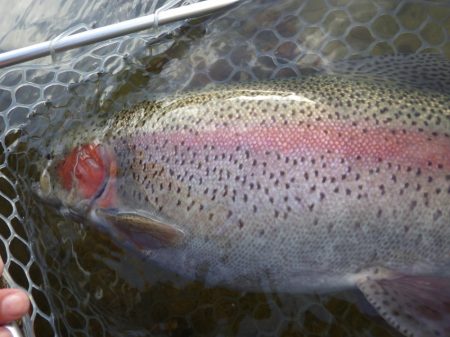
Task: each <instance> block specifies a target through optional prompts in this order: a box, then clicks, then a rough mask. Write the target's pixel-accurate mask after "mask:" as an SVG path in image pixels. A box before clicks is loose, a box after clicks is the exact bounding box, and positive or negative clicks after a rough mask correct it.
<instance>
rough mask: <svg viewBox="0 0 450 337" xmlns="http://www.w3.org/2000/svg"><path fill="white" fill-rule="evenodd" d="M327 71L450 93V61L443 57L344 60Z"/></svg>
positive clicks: (426, 55) (383, 57)
mask: <svg viewBox="0 0 450 337" xmlns="http://www.w3.org/2000/svg"><path fill="white" fill-rule="evenodd" d="M327 72H328V73H331V74H340V75H345V76H349V77H350V78H363V79H364V78H367V79H370V80H372V81H389V82H391V83H396V84H399V85H401V86H410V87H414V88H418V89H423V90H432V91H437V92H440V93H444V94H448V93H449V92H450V60H449V59H447V58H445V57H444V56H442V55H440V54H414V55H387V56H378V57H366V58H360V59H351V60H343V61H339V62H336V63H331V64H329V65H328V66H327Z"/></svg>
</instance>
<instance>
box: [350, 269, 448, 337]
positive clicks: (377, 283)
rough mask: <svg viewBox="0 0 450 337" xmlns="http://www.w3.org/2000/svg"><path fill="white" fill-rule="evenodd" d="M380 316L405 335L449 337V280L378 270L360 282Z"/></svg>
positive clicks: (362, 278)
mask: <svg viewBox="0 0 450 337" xmlns="http://www.w3.org/2000/svg"><path fill="white" fill-rule="evenodd" d="M357 285H358V287H359V289H360V290H361V291H362V292H363V293H364V295H365V297H366V298H367V300H368V301H369V302H370V303H371V304H372V305H373V306H374V307H375V309H376V310H377V311H378V313H379V314H380V315H381V316H382V317H383V318H384V319H386V321H388V322H389V323H390V324H391V325H392V326H393V327H395V328H396V329H398V330H399V331H400V332H401V333H402V334H404V335H405V336H410V337H446V336H450V279H449V278H444V277H435V276H407V275H401V274H396V273H395V272H390V271H388V270H385V269H380V268H376V269H373V270H371V271H370V272H369V273H365V274H364V276H363V277H361V279H359V280H358V281H357Z"/></svg>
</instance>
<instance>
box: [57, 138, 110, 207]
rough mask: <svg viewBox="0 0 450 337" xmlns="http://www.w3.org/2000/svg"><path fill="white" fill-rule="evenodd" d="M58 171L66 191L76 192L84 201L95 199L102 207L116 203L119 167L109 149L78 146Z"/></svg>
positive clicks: (96, 146) (60, 163)
mask: <svg viewBox="0 0 450 337" xmlns="http://www.w3.org/2000/svg"><path fill="white" fill-rule="evenodd" d="M56 171H57V175H58V177H59V179H60V182H61V185H62V187H63V188H64V189H66V190H67V191H70V190H72V189H75V192H76V193H77V195H79V196H80V197H81V198H82V199H92V198H96V200H95V203H96V205H98V206H100V207H110V206H113V205H114V204H115V203H116V201H117V193H116V190H115V179H116V176H117V165H116V160H115V158H114V155H113V154H112V152H111V151H110V150H108V149H107V148H105V147H103V146H101V145H99V144H85V145H81V146H77V147H75V148H74V149H73V150H72V151H71V152H70V153H69V154H68V155H67V156H66V157H65V158H64V159H63V160H62V161H61V162H59V163H58V165H57V167H56ZM102 190H103V191H102Z"/></svg>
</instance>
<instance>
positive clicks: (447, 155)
mask: <svg viewBox="0 0 450 337" xmlns="http://www.w3.org/2000/svg"><path fill="white" fill-rule="evenodd" d="M155 136H156V139H154V140H155V141H158V139H165V140H168V141H169V143H171V144H174V145H175V144H180V143H181V142H184V144H185V146H190V147H191V148H193V149H198V150H199V151H200V152H201V151H202V150H203V146H204V145H205V144H206V145H210V146H211V145H212V146H214V147H215V148H216V149H217V150H219V151H234V150H235V149H236V148H237V147H238V146H241V147H242V149H248V150H252V151H256V152H260V151H277V152H279V153H281V154H284V155H320V154H327V153H332V154H335V155H337V156H339V157H343V158H345V159H347V160H354V159H356V158H357V157H360V158H361V159H362V160H365V161H378V160H379V159H381V160H383V161H384V160H389V161H392V162H395V163H399V164H405V165H414V166H418V167H429V166H430V163H431V165H432V166H433V167H437V165H442V166H443V167H445V168H450V140H449V139H448V138H445V137H444V136H442V135H438V136H431V135H428V134H426V133H424V132H418V131H407V132H403V131H402V130H393V129H388V128H383V127H377V128H373V127H372V128H366V129H364V127H363V126H359V127H355V126H353V125H350V124H348V123H346V124H344V123H339V124H338V123H315V124H310V125H309V126H306V125H300V126H292V125H273V126H266V127H263V126H255V127H247V128H242V129H237V128H232V127H230V128H218V129H216V130H211V131H202V132H200V133H198V134H197V135H194V134H191V133H187V132H173V133H170V134H161V135H160V136H159V135H158V134H155ZM138 141H147V142H148V141H149V140H148V139H147V140H142V139H141V140H138Z"/></svg>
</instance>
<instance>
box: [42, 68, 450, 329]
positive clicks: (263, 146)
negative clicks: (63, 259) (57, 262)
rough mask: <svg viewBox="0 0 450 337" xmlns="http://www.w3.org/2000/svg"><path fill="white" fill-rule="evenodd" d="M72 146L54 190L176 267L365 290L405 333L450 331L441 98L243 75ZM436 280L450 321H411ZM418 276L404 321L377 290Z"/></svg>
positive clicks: (275, 285) (445, 128) (449, 196)
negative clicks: (250, 80) (252, 80)
mask: <svg viewBox="0 0 450 337" xmlns="http://www.w3.org/2000/svg"><path fill="white" fill-rule="evenodd" d="M100 125H101V126H100ZM69 138H70V137H69ZM68 142H69V143H68V144H67V145H64V146H63V147H64V148H67V147H70V148H71V149H73V150H72V152H71V154H69V155H67V153H66V154H65V156H66V157H65V158H64V159H59V160H55V159H54V160H53V162H52V164H51V165H54V167H53V169H52V168H51V169H50V171H49V173H48V174H50V176H51V180H52V182H53V183H54V186H53V190H59V195H58V198H59V199H60V200H63V204H64V205H65V206H66V207H68V208H71V209H75V210H77V212H78V213H80V212H85V214H86V218H88V219H91V221H92V222H94V223H96V224H101V226H103V227H105V228H107V229H108V230H109V231H110V232H111V233H112V236H114V237H115V238H118V239H119V240H124V241H127V242H130V243H131V244H132V245H134V246H135V247H138V249H140V250H141V251H143V252H144V253H145V254H146V256H148V258H149V259H151V260H153V261H155V262H157V263H159V264H161V265H162V266H163V267H165V268H167V269H170V270H173V271H176V272H178V273H180V274H181V275H184V276H186V277H188V278H192V279H201V280H203V281H204V282H205V283H206V284H208V285H225V286H229V287H234V288H239V289H247V290H255V289H264V290H269V289H270V290H277V291H289V292H294V291H295V292H297V291H311V290H315V291H329V290H330V289H336V288H342V287H347V286H355V285H356V286H358V287H359V288H360V289H361V290H362V291H363V293H364V294H365V295H366V297H367V298H368V300H369V301H370V302H371V303H372V304H373V305H374V306H375V307H376V308H377V309H378V310H379V311H380V313H381V314H382V315H383V316H384V317H385V318H386V319H387V320H388V321H389V322H390V323H391V324H393V325H394V326H396V327H397V328H399V329H400V330H402V332H403V333H405V334H406V335H411V336H427V334H428V332H430V331H434V332H436V331H437V332H438V333H439V334H435V335H436V336H446V333H447V332H448V331H450V330H446V329H448V328H449V326H448V320H447V319H446V318H448V316H447V315H448V308H447V309H445V308H446V307H445V304H443V301H444V299H445V301H447V300H448V299H449V296H447V295H449V294H450V292H448V289H449V287H448V285H449V283H448V282H444V281H443V280H447V278H448V277H449V276H450V275H449V274H450V271H449V270H448V266H449V263H450V205H449V202H450V98H449V95H447V94H445V93H440V92H437V91H424V90H417V89H414V88H403V87H401V86H399V85H397V84H392V85H390V84H389V83H380V82H372V81H368V80H365V79H358V80H356V79H351V78H348V77H345V76H335V75H327V76H311V77H310V78H307V79H305V80H302V81H299V80H291V81H289V80H286V81H280V82H267V83H262V84H248V85H240V86H234V87H226V88H224V89H219V90H210V91H207V92H203V93H192V94H187V95H182V96H177V97H173V98H166V99H164V100H159V101H153V102H144V103H141V104H139V105H137V106H135V107H133V108H131V109H129V110H126V111H123V112H122V113H121V114H118V115H117V116H115V117H114V118H113V119H111V120H109V121H107V122H104V123H103V124H99V125H96V126H95V133H94V134H91V133H89V134H87V133H80V131H79V130H78V131H77V136H76V140H75V141H74V140H73V138H70V140H69V141H68ZM86 144H91V145H90V146H91V147H90V148H89V149H88V148H86V146H87V145H86ZM92 144H94V145H92ZM81 153H83V155H80V154H81ZM56 157H58V156H56ZM63 157H64V155H63ZM71 158H72V159H73V158H76V159H77V160H75V161H74V160H72V159H71ZM51 165H50V166H51ZM64 165H65V166H64ZM83 165H84V166H83ZM64 167H66V168H64ZM86 167H87V168H88V169H86ZM104 167H107V168H106V169H105V168H104ZM111 167H113V169H111ZM91 170H94V171H95V170H100V171H101V172H106V173H105V174H104V175H98V174H92V173H90V171H91ZM71 180H72V182H73V183H72V184H71V183H67V181H69V182H70V181H71ZM83 186H98V187H97V188H94V190H96V191H95V193H94V192H90V190H89V189H87V188H85V187H83ZM91 189H92V188H91ZM61 191H63V192H61ZM86 191H87V192H86ZM83 200H84V201H85V202H84V204H83V202H82V201H83ZM86 200H88V201H87V202H86ZM80 204H83V205H84V206H83V208H80V206H79V205H80ZM86 205H87V206H86ZM99 210H101V211H100V212H99ZM105 212H106V213H107V215H106V216H105ZM102 214H103V215H102ZM142 219H144V220H142ZM145 219H148V222H146V220H145ZM133 224H139V225H133ZM145 228H150V229H149V230H148V231H147V230H146V229H145ZM165 228H166V229H168V230H167V231H165ZM169 229H170V230H169ZM158 242H159V244H156V243H158ZM395 280H397V281H398V282H397V283H396V281H395ZM383 282H384V283H383ZM424 282H425V283H426V282H428V283H427V284H430V286H429V287H425V288H424V287H423V284H424ZM433 282H435V283H436V284H439V285H441V286H442V284H445V285H447V288H445V287H444V288H443V289H444V290H443V293H444V294H445V295H442V297H441V298H440V299H438V300H437V299H434V300H430V301H428V302H427V305H428V306H429V307H430V308H431V309H432V310H434V311H433V313H436V312H439V314H440V315H441V316H440V318H442V317H444V318H445V319H444V320H443V322H444V323H442V321H441V320H437V319H434V318H435V317H431V319H430V317H427V319H430V320H431V323H429V322H428V321H427V323H426V324H424V320H423V319H421V318H419V319H417V320H416V321H414V320H415V319H416V318H415V317H421V314H420V310H419V309H418V308H419V307H417V308H414V306H413V305H410V306H409V305H407V304H404V303H410V302H411V301H409V300H410V296H411V294H414V296H416V297H418V298H421V297H420V296H421V295H418V294H424V293H426V294H427V295H426V297H427V298H428V297H429V295H430V291H428V292H427V291H426V290H427V289H428V290H429V289H435V287H433V284H434V283H433ZM399 285H401V286H400V287H399ZM408 286H409V289H413V290H414V291H412V292H411V291H406V292H405V293H403V294H401V295H398V296H397V298H398V301H399V303H403V304H402V305H404V306H405V307H406V308H409V309H405V310H403V309H402V310H400V311H402V312H405V315H404V316H402V315H400V317H397V316H396V315H395V312H396V310H397V309H398V308H397V307H396V306H392V305H391V306H390V305H386V304H384V305H382V304H381V303H384V302H383V300H384V301H385V302H386V299H385V298H383V296H384V295H380V293H383V292H384V293H385V294H387V295H386V296H388V295H389V296H391V295H392V293H391V290H393V289H395V290H396V291H397V293H402V290H404V289H407V288H408ZM379 289H381V290H382V291H381V290H380V291H377V290H379ZM399 289H400V290H399ZM415 291H417V292H416V293H415ZM397 293H396V294H397ZM377 294H378V295H377ZM414 296H413V297H414ZM408 301H409V302H408ZM435 301H438V302H439V303H437V304H436V303H434V302H435ZM421 303H422V302H421ZM448 303H450V301H449V302H448ZM439 305H440V306H439ZM411 307H413V308H411ZM380 308H382V309H383V310H381V309H380ZM402 308H403V307H402ZM436 308H440V309H436ZM442 308H444V309H442ZM408 310H409V311H408ZM382 311H384V314H383V313H382ZM442 312H444V313H442ZM428 316H430V315H428ZM431 316H432V315H431ZM436 316H437V314H436ZM410 317H413V318H414V319H411V318H410ZM436 322H438V323H436ZM425 325H426V326H425ZM424 326H425V327H424ZM421 329H422V330H423V332H422V330H421ZM424 329H428V330H424Z"/></svg>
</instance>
